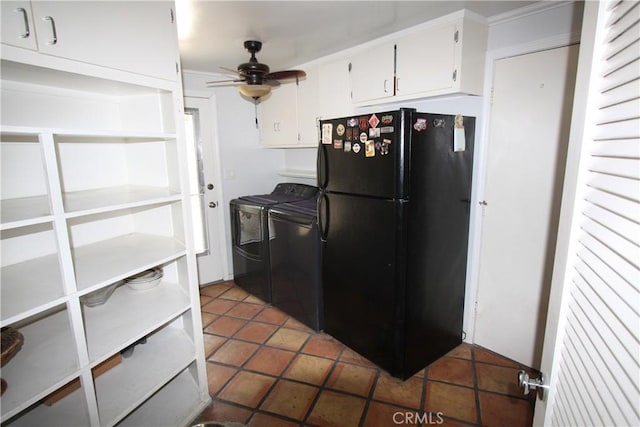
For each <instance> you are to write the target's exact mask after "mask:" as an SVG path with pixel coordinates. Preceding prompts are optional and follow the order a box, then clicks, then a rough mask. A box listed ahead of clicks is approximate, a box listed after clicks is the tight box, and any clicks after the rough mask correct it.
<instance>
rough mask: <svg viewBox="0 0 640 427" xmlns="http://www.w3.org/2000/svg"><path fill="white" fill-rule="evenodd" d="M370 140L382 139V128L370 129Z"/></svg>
mask: <svg viewBox="0 0 640 427" xmlns="http://www.w3.org/2000/svg"><path fill="white" fill-rule="evenodd" d="M369 138H380V128H371V129H369Z"/></svg>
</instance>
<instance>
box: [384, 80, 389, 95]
mask: <svg viewBox="0 0 640 427" xmlns="http://www.w3.org/2000/svg"><path fill="white" fill-rule="evenodd" d="M388 82H389V80H387V79H384V93H389V89H387V83H388Z"/></svg>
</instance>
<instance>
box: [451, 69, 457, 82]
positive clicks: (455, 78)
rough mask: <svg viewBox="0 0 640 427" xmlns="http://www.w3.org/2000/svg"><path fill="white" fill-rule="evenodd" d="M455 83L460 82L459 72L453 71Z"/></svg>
mask: <svg viewBox="0 0 640 427" xmlns="http://www.w3.org/2000/svg"><path fill="white" fill-rule="evenodd" d="M452 77H453V81H454V82H455V81H457V80H458V70H453V76H452Z"/></svg>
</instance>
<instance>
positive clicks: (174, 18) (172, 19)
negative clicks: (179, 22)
mask: <svg viewBox="0 0 640 427" xmlns="http://www.w3.org/2000/svg"><path fill="white" fill-rule="evenodd" d="M175 20H176V16H175V15H174V13H173V8H171V23H172V24H173V23H174V22H175Z"/></svg>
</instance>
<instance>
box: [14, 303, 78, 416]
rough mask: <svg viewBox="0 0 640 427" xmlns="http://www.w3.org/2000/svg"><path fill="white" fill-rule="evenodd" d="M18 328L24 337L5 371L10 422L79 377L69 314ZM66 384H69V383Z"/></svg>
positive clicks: (48, 315) (30, 321)
mask: <svg viewBox="0 0 640 427" xmlns="http://www.w3.org/2000/svg"><path fill="white" fill-rule="evenodd" d="M22 323H23V324H24V326H21V325H14V327H15V328H16V329H18V330H19V331H20V333H22V335H23V336H24V344H23V345H22V348H21V349H20V351H18V353H17V354H16V355H15V356H14V357H13V358H12V359H11V360H10V361H9V362H8V363H7V364H5V365H4V366H3V367H2V378H3V379H4V380H5V381H7V384H8V388H7V391H6V392H5V394H4V395H3V396H2V420H3V421H4V420H6V419H8V418H10V417H12V416H14V415H15V414H17V413H19V412H20V411H22V410H23V409H26V408H27V407H29V406H30V405H32V404H33V403H35V402H37V401H38V400H39V399H41V398H43V397H44V396H46V395H47V394H48V393H50V392H51V391H53V390H55V389H56V388H57V387H59V386H61V385H63V384H65V383H66V381H68V380H70V379H71V378H72V377H73V376H75V375H77V373H78V357H77V353H76V344H75V341H74V339H73V334H72V331H71V326H70V323H69V316H68V313H67V311H66V310H64V309H62V310H59V311H57V312H52V313H44V314H41V315H40V316H38V317H37V318H30V319H27V320H26V321H24V322H22ZM65 380H66V381H65Z"/></svg>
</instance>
